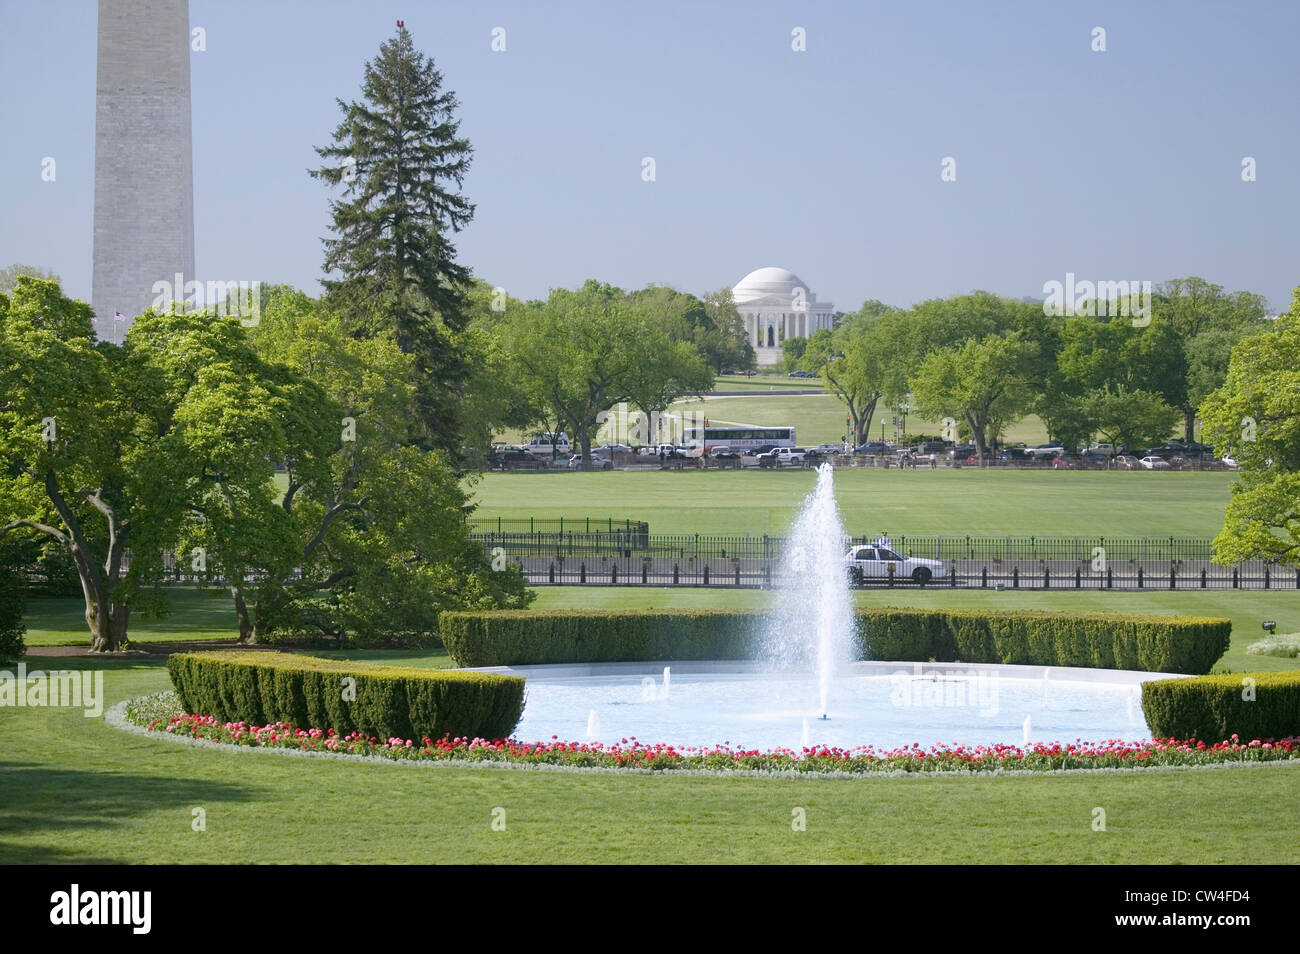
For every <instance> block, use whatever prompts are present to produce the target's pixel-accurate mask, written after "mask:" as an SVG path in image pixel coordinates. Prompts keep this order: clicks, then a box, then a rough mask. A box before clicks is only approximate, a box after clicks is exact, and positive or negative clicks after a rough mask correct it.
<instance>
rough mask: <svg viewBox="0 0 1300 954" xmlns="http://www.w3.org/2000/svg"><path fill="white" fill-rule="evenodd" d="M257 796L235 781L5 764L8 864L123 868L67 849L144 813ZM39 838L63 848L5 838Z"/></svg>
mask: <svg viewBox="0 0 1300 954" xmlns="http://www.w3.org/2000/svg"><path fill="white" fill-rule="evenodd" d="M253 798H254V791H253V790H252V789H250V788H246V787H244V786H240V785H232V784H229V783H227V782H210V781H203V780H199V779H182V778H166V777H159V776H154V775H135V774H125V773H113V772H94V771H83V770H79V769H71V768H50V767H48V766H43V765H39V764H33V763H27V762H7V761H0V863H6V864H12V863H15V862H26V863H41V864H54V863H59V862H76V863H78V864H95V863H100V862H103V863H121V862H114V861H113V859H108V858H104V859H99V858H93V859H92V858H86V857H85V856H83V855H79V854H77V853H76V849H75V848H69V847H67V846H66V845H67V843H68V842H74V841H75V839H76V837H77V833H78V832H80V831H87V830H103V829H112V828H114V827H117V826H119V825H120V824H121V823H122V822H123V821H125V820H127V819H130V818H138V817H139V816H140V815H141V814H143V813H144V812H167V811H174V812H180V811H182V810H183V811H186V812H188V810H189V809H191V808H193V807H195V806H206V807H208V808H211V806H213V805H215V804H217V803H221V802H247V801H251V800H252V799H253ZM176 817H177V819H178V820H179V819H180V815H179V814H178V815H177V816H176ZM178 823H179V821H178ZM33 832H50V833H54V834H56V836H57V840H58V842H60V843H61V844H58V843H53V842H51V843H48V844H17V843H14V842H12V841H9V840H7V839H6V837H5V836H7V837H8V838H13V837H14V836H15V835H29V836H30V835H31V834H32V833H33Z"/></svg>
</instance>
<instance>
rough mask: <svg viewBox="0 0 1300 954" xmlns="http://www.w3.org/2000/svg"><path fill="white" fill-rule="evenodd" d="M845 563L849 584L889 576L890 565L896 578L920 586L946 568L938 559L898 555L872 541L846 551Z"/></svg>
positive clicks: (945, 572)
mask: <svg viewBox="0 0 1300 954" xmlns="http://www.w3.org/2000/svg"><path fill="white" fill-rule="evenodd" d="M844 565H845V566H846V567H847V568H848V574H849V580H850V582H852V583H862V582H863V581H864V580H867V579H878V578H881V577H888V576H889V570H890V567H893V570H894V578H895V579H907V578H909V577H910V578H911V580H912V582H914V583H918V584H920V585H921V586H924V585H925V584H926V583H929V582H930V580H932V579H936V578H943V577H946V576H947V575H948V568H947V566H945V565H944V563H943V561H941V560H926V559H922V558H920V557H905V556H901V555H900V554H899V553H898V551H897V550H894V549H891V548H890V547H886V546H881V545H879V544H875V543H873V544H868V545H867V546H858V547H853V548H852V549H851V550H849V552H848V553H847V554H845V556H844Z"/></svg>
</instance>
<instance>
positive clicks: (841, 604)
mask: <svg viewBox="0 0 1300 954" xmlns="http://www.w3.org/2000/svg"><path fill="white" fill-rule="evenodd" d="M847 539H848V538H847V535H846V534H845V532H844V525H843V523H841V522H840V512H839V508H838V507H837V506H836V504H835V471H834V469H833V468H832V467H831V465H830V464H822V465H821V466H820V467H818V468H817V486H816V488H815V489H814V490H813V492H812V493H811V494H809V495H808V496H807V498H805V499H804V502H803V507H802V508H801V509H800V511H799V516H798V517H797V518H796V519H795V522H794V526H793V527H792V528H791V531H790V537H789V541H788V544H787V547H786V550H785V552H784V553H783V554H782V560H781V571H780V574H779V579H780V580H781V581H782V583H783V589H782V592H781V605H780V606H778V607H777V609H776V611H775V612H774V613H773V615H772V623H771V626H770V627H769V629H768V632H767V634H766V637H765V639H764V643H765V650H766V655H767V656H768V658H769V659H770V660H771V661H772V662H774V663H776V664H777V665H778V666H780V667H782V668H794V669H805V668H811V669H812V670H813V672H815V673H816V675H817V705H818V708H817V713H818V715H819V717H820V718H822V719H828V718H830V715H829V713H830V701H831V690H832V687H833V685H834V681H835V675H836V672H837V671H838V670H839V669H840V667H841V666H843V665H844V664H846V663H848V662H849V661H850V659H851V658H852V657H853V655H854V649H855V647H854V641H855V633H854V615H853V599H852V595H851V594H850V592H849V583H848V574H847V571H846V569H845V565H844V554H845V550H846V540H847Z"/></svg>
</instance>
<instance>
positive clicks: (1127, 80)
mask: <svg viewBox="0 0 1300 954" xmlns="http://www.w3.org/2000/svg"><path fill="white" fill-rule="evenodd" d="M399 17H400V18H402V19H404V20H405V21H406V25H407V28H408V29H409V30H410V31H411V32H412V35H413V37H414V40H415V42H416V45H417V46H418V47H419V48H420V49H422V50H423V51H424V52H425V53H427V54H429V55H430V56H432V57H433V58H434V61H435V63H436V64H437V65H438V67H439V68H440V69H441V70H442V72H443V74H444V77H445V81H446V85H447V86H448V87H449V88H451V89H452V90H454V91H455V92H456V94H457V95H458V97H459V99H460V102H461V108H460V113H459V115H460V117H461V119H462V127H461V128H462V131H463V133H464V134H465V135H466V136H467V137H468V138H469V140H470V141H471V142H472V143H473V146H474V149H475V159H474V163H473V166H472V169H471V172H470V176H469V178H468V179H467V181H466V183H465V192H466V194H467V195H468V197H469V198H470V200H471V201H473V202H475V203H476V204H477V206H478V211H477V215H476V217H475V219H474V222H473V224H472V225H471V226H470V227H469V228H468V229H467V230H465V231H464V232H462V233H461V234H460V235H459V236H458V238H457V243H458V248H459V253H460V259H461V261H463V262H464V263H465V264H467V265H468V266H470V267H471V268H472V269H473V271H474V272H475V274H477V275H479V276H481V277H483V278H485V279H487V280H489V281H491V282H492V283H494V284H500V285H503V286H505V287H506V288H507V289H508V290H509V291H510V293H511V294H513V295H516V296H519V297H523V298H528V297H541V296H544V295H545V294H546V292H547V289H548V288H551V287H556V286H565V287H571V286H574V285H576V284H578V283H580V282H581V281H583V280H584V279H586V278H588V277H594V278H599V279H601V280H603V281H609V282H613V283H615V284H619V285H623V286H628V287H639V286H641V285H644V284H647V283H650V282H661V283H667V284H671V285H674V286H676V287H678V288H681V289H684V290H688V291H694V292H704V291H707V290H709V289H714V288H718V287H721V286H723V285H730V284H733V283H734V282H736V281H737V280H738V279H739V278H740V277H741V276H743V275H744V274H745V273H746V272H748V271H750V270H751V269H754V268H757V267H760V266H763V265H781V266H784V267H787V268H790V269H792V270H794V271H795V272H796V273H798V274H799V275H800V276H801V277H802V278H803V279H804V280H805V281H806V282H807V283H808V284H809V285H810V287H811V288H812V290H813V291H814V292H815V293H816V294H817V295H818V296H819V297H820V298H822V299H829V300H832V301H834V302H835V304H836V306H837V307H839V308H840V309H842V310H853V309H856V308H857V307H858V306H859V305H860V304H861V303H862V301H863V300H864V299H867V298H879V299H882V300H884V301H886V302H890V303H892V304H896V305H907V304H911V303H912V302H915V301H919V300H922V299H925V298H930V297H935V296H942V295H949V294H954V293H959V292H965V291H969V290H971V289H975V288H983V289H988V290H990V291H994V292H998V293H1000V294H1006V295H1012V296H1017V297H1018V296H1021V295H1039V294H1041V290H1042V286H1043V283H1044V282H1046V281H1049V280H1053V279H1055V280H1060V281H1063V280H1064V278H1065V273H1066V272H1067V271H1072V272H1074V273H1075V274H1076V275H1077V276H1078V277H1079V278H1081V279H1089V280H1097V279H1106V280H1111V279H1115V280H1118V279H1138V280H1141V279H1150V280H1152V281H1157V282H1158V281H1163V280H1166V279H1169V278H1173V277H1179V276H1185V275H1193V274H1195V275H1201V276H1203V277H1205V278H1207V279H1209V280H1211V281H1214V282H1217V283H1219V284H1222V285H1224V286H1225V287H1227V288H1228V289H1230V290H1231V289H1239V288H1244V289H1249V290H1252V291H1256V292H1259V293H1261V294H1263V295H1265V296H1266V297H1267V298H1268V299H1269V301H1270V303H1271V304H1272V305H1273V307H1274V309H1279V310H1281V309H1285V308H1286V307H1287V306H1288V305H1289V302H1290V297H1291V290H1292V289H1293V288H1294V287H1295V286H1297V285H1300V238H1298V237H1297V234H1296V223H1297V221H1298V217H1297V211H1298V209H1300V123H1297V121H1296V120H1297V113H1298V111H1300V104H1298V103H1297V100H1298V99H1300V57H1297V56H1296V43H1297V37H1300V3H1296V2H1293V0H1265V2H1253V3H1249V4H1233V3H1226V2H1224V3H1204V2H1152V0H1148V2H1142V3H1133V2H1128V0H1125V2H1113V3H1097V2H1093V3H1064V2H1023V3H1014V2H998V3H969V2H942V3H939V2H936V3H919V2H917V3H912V2H908V3H897V2H890V3H879V4H876V3H873V4H866V3H847V2H846V3H806V2H801V3H751V2H740V0H736V2H728V3H722V2H708V0H703V2H667V0H656V2H655V3H650V4H642V3H574V2H566V0H555V2H548V3H536V2H522V3H513V2H492V3H487V2H479V3H469V2H463V3H429V2H416V0H403V2H397V3H392V2H387V0H377V2H357V0H348V2H334V0H315V2H306V0H265V2H255V0H254V2H249V0H220V2H219V0H192V3H191V7H190V19H191V24H192V25H193V26H196V27H202V28H204V30H205V31H206V34H207V50H206V51H205V52H201V53H193V54H192V56H191V59H192V82H193V107H194V109H193V115H194V157H195V158H194V187H195V222H196V229H197V265H198V272H199V278H200V279H204V280H209V279H221V280H240V279H247V280H253V279H262V280H268V281H284V282H288V283H291V284H294V285H297V286H299V287H303V288H306V289H308V290H311V291H316V290H317V289H318V286H317V281H318V279H319V278H320V262H321V246H320V239H321V237H322V236H324V235H325V234H326V233H327V229H328V224H329V220H328V209H327V200H328V198H329V190H328V188H327V187H326V186H325V185H324V184H322V183H319V182H317V181H316V180H313V179H310V178H309V177H308V176H307V174H306V171H305V170H306V169H307V168H308V167H309V166H312V165H314V164H315V163H316V156H315V153H314V152H313V151H312V147H313V146H315V145H323V144H325V143H326V142H327V141H328V140H329V137H330V134H331V132H332V131H333V129H334V127H335V125H336V123H337V121H338V117H339V113H338V107H337V106H336V105H335V99H336V98H342V99H345V100H350V99H353V98H356V97H358V96H359V91H360V83H361V75H362V66H363V64H364V62H365V61H366V60H367V59H370V58H372V57H373V56H374V55H375V54H376V52H377V50H378V48H379V44H380V43H381V42H382V41H383V40H384V39H386V38H388V37H389V36H391V35H392V33H393V30H394V21H395V20H396V19H398V18H399ZM95 24H96V4H95V3H94V2H91V0H47V2H25V3H19V2H14V0H0V89H2V90H3V94H2V95H0V142H2V143H3V148H0V264H9V263H12V262H24V263H28V264H33V265H40V266H44V267H47V268H51V269H53V270H55V271H56V272H58V273H59V274H60V275H61V276H62V277H63V279H64V284H65V288H66V290H67V291H69V292H70V293H72V294H74V295H75V296H77V297H82V298H88V297H89V292H90V269H91V217H92V185H93V165H92V163H93V136H94V102H95ZM498 26H500V27H504V28H505V30H506V44H507V50H506V52H504V53H494V52H492V51H491V48H490V44H491V31H492V28H493V27H498ZM1096 26H1101V27H1104V28H1105V30H1106V45H1107V51H1106V52H1104V53H1095V52H1092V50H1091V49H1090V45H1091V31H1092V29H1093V27H1096ZM795 27H803V28H804V29H805V30H806V35H807V51H806V52H794V51H792V50H791V30H792V29H793V28H795ZM159 145H160V144H156V143H142V144H141V148H142V149H145V148H159ZM45 156H52V157H54V158H55V159H56V162H57V180H56V181H55V182H53V183H45V182H42V181H41V177H40V173H41V160H42V158H43V157H45ZM644 156H652V157H654V159H655V160H656V164H657V181H655V182H652V183H647V182H643V181H642V179H641V160H642V157H644ZM945 156H952V157H954V158H955V159H956V161H957V181H956V182H953V183H945V182H941V181H940V175H939V173H940V162H941V160H942V159H943V157H945ZM1244 156H1253V157H1255V159H1256V161H1257V169H1258V172H1257V174H1258V180H1257V181H1255V182H1252V183H1245V182H1243V181H1242V179H1241V161H1242V157H1244Z"/></svg>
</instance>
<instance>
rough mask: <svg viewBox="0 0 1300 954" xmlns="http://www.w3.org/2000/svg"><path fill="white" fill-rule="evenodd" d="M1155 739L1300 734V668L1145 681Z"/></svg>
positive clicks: (1145, 699) (1144, 702)
mask: <svg viewBox="0 0 1300 954" xmlns="http://www.w3.org/2000/svg"><path fill="white" fill-rule="evenodd" d="M1142 711H1143V712H1144V713H1145V714H1146V719H1147V725H1148V726H1150V728H1151V734H1152V735H1154V736H1155V737H1156V738H1179V739H1201V740H1203V741H1207V742H1208V741H1220V740H1223V739H1229V738H1231V737H1232V736H1234V735H1236V736H1237V737H1238V738H1240V739H1241V740H1243V741H1247V742H1249V741H1253V740H1255V739H1282V738H1286V737H1288V736H1294V735H1300V670H1291V671H1287V672H1255V673H1232V674H1223V675H1214V676H1197V677H1195V678H1193V679H1162V680H1159V681H1158V682H1144V683H1143V684H1142Z"/></svg>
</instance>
